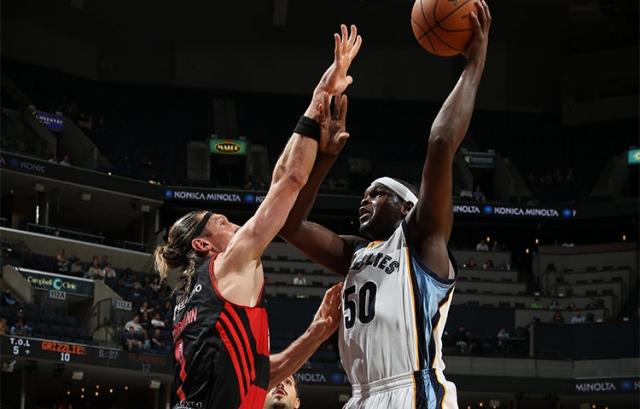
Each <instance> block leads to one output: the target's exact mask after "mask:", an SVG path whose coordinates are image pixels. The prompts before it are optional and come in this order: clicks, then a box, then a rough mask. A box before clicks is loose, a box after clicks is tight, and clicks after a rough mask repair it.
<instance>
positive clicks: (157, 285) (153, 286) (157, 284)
mask: <svg viewBox="0 0 640 409" xmlns="http://www.w3.org/2000/svg"><path fill="white" fill-rule="evenodd" d="M149 287H151V289H152V290H153V292H155V293H157V292H158V291H160V288H162V286H161V285H160V278H158V277H156V278H155V279H154V280H153V281H152V282H151V284H149Z"/></svg>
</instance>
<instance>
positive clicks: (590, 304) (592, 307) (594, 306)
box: [584, 298, 598, 310]
mask: <svg viewBox="0 0 640 409" xmlns="http://www.w3.org/2000/svg"><path fill="white" fill-rule="evenodd" d="M584 309H585V310H597V309H598V302H597V300H596V299H595V298H592V299H591V301H589V302H588V303H587V305H585V307H584Z"/></svg>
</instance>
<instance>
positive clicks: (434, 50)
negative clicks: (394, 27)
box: [411, 18, 436, 53]
mask: <svg viewBox="0 0 640 409" xmlns="http://www.w3.org/2000/svg"><path fill="white" fill-rule="evenodd" d="M411 22H412V23H413V24H415V25H416V26H418V28H419V29H420V30H422V35H421V36H420V37H418V38H417V39H418V43H419V42H420V40H421V39H422V38H423V37H427V40H429V45H431V49H432V50H433V52H434V53H435V52H436V48H435V47H434V46H433V41H431V37H429V35H428V34H427V31H425V29H424V28H423V27H422V26H421V25H420V24H419V23H418V22H417V21H415V20H414V19H413V18H412V19H411ZM425 23H427V25H429V23H428V22H427V20H425Z"/></svg>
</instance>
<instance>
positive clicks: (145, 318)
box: [140, 312, 151, 329]
mask: <svg viewBox="0 0 640 409" xmlns="http://www.w3.org/2000/svg"><path fill="white" fill-rule="evenodd" d="M140 325H142V328H145V329H146V328H149V325H151V320H150V319H149V313H148V312H143V313H142V314H141V315H140Z"/></svg>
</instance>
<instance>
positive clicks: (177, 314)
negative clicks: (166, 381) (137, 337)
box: [173, 257, 269, 409]
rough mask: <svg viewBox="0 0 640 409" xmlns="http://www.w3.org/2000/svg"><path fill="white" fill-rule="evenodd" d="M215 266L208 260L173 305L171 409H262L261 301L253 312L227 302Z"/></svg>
mask: <svg viewBox="0 0 640 409" xmlns="http://www.w3.org/2000/svg"><path fill="white" fill-rule="evenodd" d="M214 262H215V258H213V257H212V258H209V259H207V260H206V261H205V262H204V263H203V264H202V265H201V266H200V267H199V268H198V270H197V272H196V274H195V277H194V282H193V284H192V286H191V289H190V291H189V293H188V294H182V295H181V296H180V297H178V299H177V300H176V306H175V308H174V313H173V342H174V356H175V361H176V362H175V367H176V373H175V380H176V388H177V390H176V395H177V399H178V402H177V404H176V405H174V409H214V408H215V409H262V407H263V405H264V401H265V398H266V394H267V388H268V386H269V325H268V322H267V311H266V309H265V307H264V299H263V298H264V297H263V295H261V296H260V299H259V301H258V303H257V304H256V306H255V307H247V306H241V305H236V304H233V303H231V302H229V301H227V300H225V299H224V297H222V295H221V294H220V293H219V292H218V290H217V288H216V280H215V277H214V274H213V271H214V270H213V266H214ZM263 292H264V290H263Z"/></svg>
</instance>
